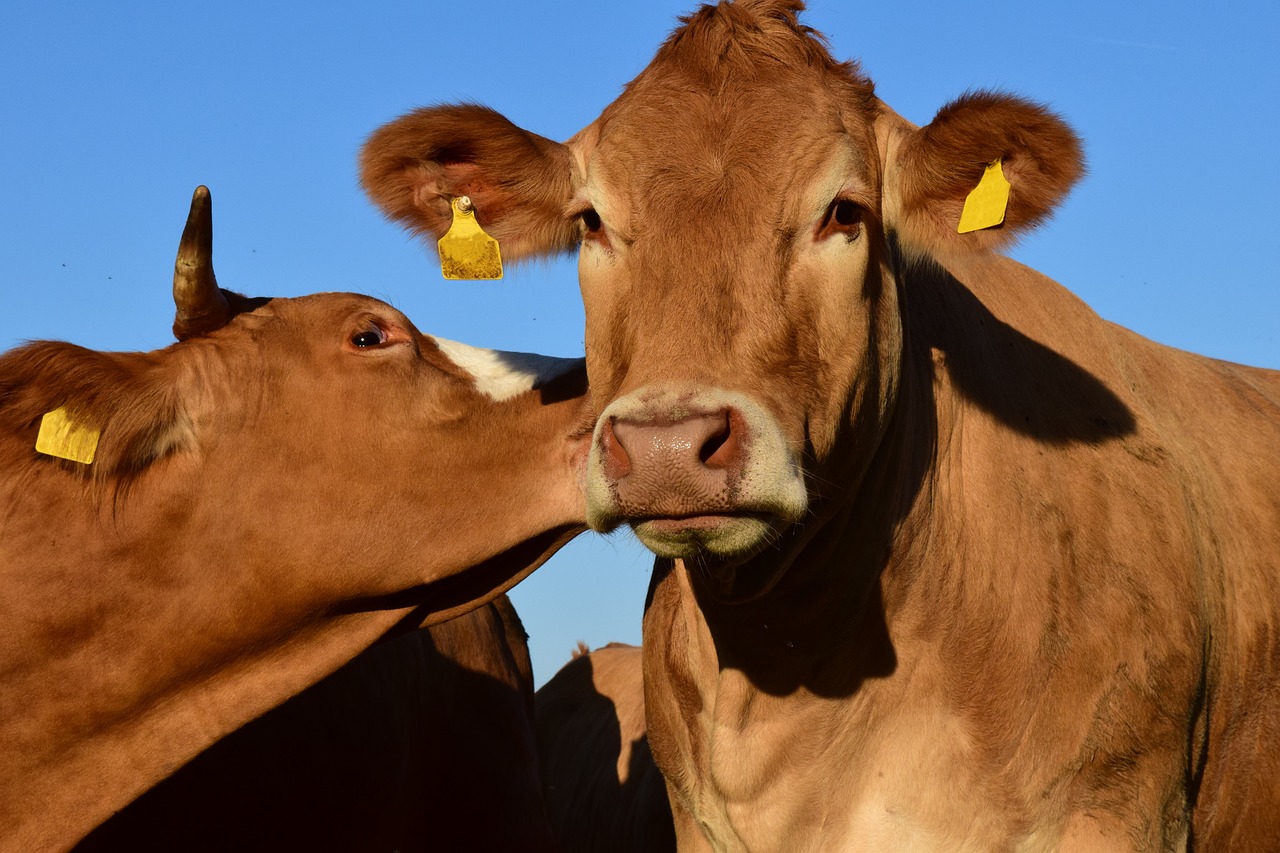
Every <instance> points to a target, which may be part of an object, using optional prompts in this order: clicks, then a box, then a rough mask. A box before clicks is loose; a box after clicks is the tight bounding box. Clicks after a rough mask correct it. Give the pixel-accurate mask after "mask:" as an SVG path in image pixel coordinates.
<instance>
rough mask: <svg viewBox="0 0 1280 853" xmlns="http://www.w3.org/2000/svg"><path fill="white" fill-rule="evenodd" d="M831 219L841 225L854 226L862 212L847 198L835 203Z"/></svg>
mask: <svg viewBox="0 0 1280 853" xmlns="http://www.w3.org/2000/svg"><path fill="white" fill-rule="evenodd" d="M832 218H833V219H835V221H836V222H838V223H839V224H841V225H856V224H857V222H858V220H859V219H861V218H862V210H861V209H860V208H859V207H858V206H857V205H856V204H854V203H853V202H851V201H849V199H847V198H842V199H840V200H839V201H837V202H836V206H835V209H834V211H833V212H832Z"/></svg>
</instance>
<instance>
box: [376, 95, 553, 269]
mask: <svg viewBox="0 0 1280 853" xmlns="http://www.w3.org/2000/svg"><path fill="white" fill-rule="evenodd" d="M544 162H545V163H550V164H554V168H545V169H534V168H530V167H529V166H530V164H531V163H544ZM568 171H569V159H568V157H567V155H566V154H565V153H564V152H563V150H562V149H561V147H560V146H558V145H556V144H555V143H553V142H551V141H550V140H547V139H543V138H542V137H541V136H538V135H536V134H532V133H529V132H527V131H523V130H520V129H519V128H518V127H516V126H515V125H513V124H511V122H509V121H507V119H505V118H503V117H502V116H500V115H498V114H497V113H496V112H494V111H493V110H490V109H488V108H487V107H481V106H477V105H474V104H458V105H455V106H444V107H435V108H430V109H420V110H416V111H414V112H412V113H409V114H408V115H405V116H403V117H402V118H400V119H399V120H398V121H395V122H392V123H391V124H388V125H386V126H385V127H383V128H381V129H379V130H378V131H377V132H376V133H374V134H373V135H372V136H371V137H369V141H368V142H366V143H365V147H364V154H363V156H362V157H361V162H360V180H361V182H362V183H363V185H364V188H365V192H367V193H368V194H369V196H370V197H371V198H372V199H373V200H374V201H375V202H377V204H378V205H379V206H380V207H381V208H382V209H383V210H384V211H385V212H386V214H387V215H388V216H389V217H391V218H392V219H395V220H398V221H400V222H403V223H405V224H406V225H408V226H409V227H410V228H412V229H413V230H414V231H417V232H419V233H421V234H424V235H427V236H430V237H434V238H436V239H438V238H440V237H442V236H443V235H444V233H445V232H446V231H448V230H449V224H450V222H451V221H452V213H451V210H450V201H451V200H452V199H453V198H455V197H457V196H463V195H465V196H469V197H470V198H471V201H472V203H473V204H474V205H475V210H476V220H477V221H478V222H479V223H480V225H481V227H483V228H485V229H486V230H487V231H488V232H489V234H490V236H492V237H494V238H495V239H497V240H498V242H499V244H500V245H501V247H502V254H503V257H504V258H506V259H509V260H512V261H515V260H519V259H520V258H522V257H525V256H527V255H529V254H532V253H534V252H545V251H547V250H548V249H549V248H550V249H551V250H552V251H568V250H569V249H570V248H572V246H573V245H574V244H575V243H576V241H577V236H578V231H577V228H576V226H575V224H574V222H573V220H572V219H571V218H569V217H568V216H566V215H565V212H564V209H563V208H564V203H565V197H566V196H567V195H568V193H569V176H568ZM431 248H432V249H434V248H435V245H434V240H432V241H431Z"/></svg>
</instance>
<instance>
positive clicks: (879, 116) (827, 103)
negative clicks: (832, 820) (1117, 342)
mask: <svg viewBox="0 0 1280 853" xmlns="http://www.w3.org/2000/svg"><path fill="white" fill-rule="evenodd" d="M801 8H802V3H800V2H796V0H757V2H748V0H740V2H736V3H731V2H722V3H720V4H719V5H717V6H705V7H703V8H702V9H700V10H699V11H697V12H696V13H694V14H693V15H691V16H689V17H688V18H686V19H685V20H684V21H683V26H682V27H681V28H680V29H679V30H677V31H676V32H675V33H674V34H673V35H672V36H671V38H670V39H669V40H668V41H667V42H666V44H664V45H663V46H662V47H661V49H660V50H659V51H658V54H657V56H656V57H655V58H654V60H653V61H652V62H651V63H650V65H649V66H648V67H647V68H646V69H645V70H644V71H643V72H642V73H641V74H640V75H639V76H638V77H637V78H636V79H635V80H633V81H632V82H631V83H630V84H629V85H628V86H627V87H626V89H625V91H624V92H623V94H622V95H621V96H620V97H619V98H618V99H617V100H616V101H615V102H614V103H613V104H611V105H609V106H608V107H607V108H606V109H605V111H604V112H603V113H602V114H601V116H600V117H599V118H598V119H597V120H596V121H595V122H593V123H592V124H591V125H589V126H588V127H586V128H585V129H584V130H582V131H581V132H579V133H578V134H577V135H576V136H574V137H573V138H572V139H570V140H569V141H568V142H567V143H565V144H563V145H559V144H556V143H553V142H550V141H548V140H546V139H543V138H541V137H538V136H536V135H534V134H532V133H529V132H528V131H525V130H522V129H519V128H517V127H515V126H513V125H511V124H510V123H509V122H507V121H506V120H505V119H503V118H502V117H501V116H498V115H497V114H495V113H493V112H491V111H489V110H486V109H484V108H481V107H477V106H442V107H434V108H428V109H422V110H418V111H417V112H414V113H411V114H409V115H407V116H405V117H403V118H401V119H399V120H398V121H395V122H392V123H391V124H389V125H387V126H386V127H383V128H382V129H380V130H378V131H377V132H375V133H374V134H373V136H372V137H371V138H370V140H369V141H368V143H367V145H366V148H365V150H364V154H363V161H362V169H363V180H364V184H365V187H366V190H367V191H368V192H369V194H370V195H371V197H372V198H373V199H374V200H375V201H376V202H377V203H378V204H379V205H381V206H382V208H383V209H384V210H385V211H386V212H387V213H388V214H389V215H390V216H392V217H395V218H397V219H400V220H402V221H404V222H405V223H407V224H408V225H409V226H410V227H412V228H414V229H417V230H419V231H421V232H423V233H426V234H431V235H435V236H438V235H439V234H441V233H442V232H443V230H444V229H445V228H446V227H447V223H448V210H449V200H450V198H451V197H453V196H457V195H463V194H465V195H469V196H470V197H471V198H472V200H473V201H474V202H475V203H476V209H477V215H478V217H479V219H480V221H481V223H482V224H483V225H484V227H486V228H487V229H488V230H489V231H490V232H491V233H492V234H494V236H496V237H497V238H498V239H499V240H500V241H502V242H503V245H504V252H505V253H506V254H507V256H508V257H517V258H518V257H521V256H528V255H531V254H538V253H546V252H559V251H569V250H571V249H573V248H575V247H578V246H580V250H579V251H580V254H579V272H580V280H581V288H582V295H583V301H584V303H585V307H586V321H587V330H586V351H587V369H588V373H589V375H590V377H591V385H592V394H593V397H594V398H595V401H596V405H597V406H598V409H599V413H600V414H599V419H598V421H597V425H596V430H595V438H594V445H593V448H592V451H591V459H590V465H589V471H588V517H589V520H590V523H591V524H592V526H593V527H595V528H597V529H601V530H607V529H610V528H612V527H615V526H617V525H619V524H622V523H629V524H630V525H631V526H632V527H633V528H634V530H635V532H636V534H637V535H638V536H639V538H640V539H641V541H642V542H644V543H645V544H646V545H647V546H649V547H650V548H651V549H652V550H654V551H655V552H656V553H658V554H659V555H664V556H668V557H676V558H698V560H699V562H701V563H702V565H703V566H704V567H706V568H707V569H708V571H707V572H706V573H704V576H706V577H709V578H712V580H713V583H714V584H715V586H716V588H718V589H719V590H720V591H721V592H723V593H725V594H731V595H734V596H735V597H736V596H738V595H739V594H742V595H754V594H759V593H760V592H762V591H764V590H766V589H768V588H769V587H770V586H771V585H772V583H773V582H774V581H775V580H776V577H775V575H776V571H773V572H772V574H770V575H769V576H765V577H754V578H752V579H750V580H749V581H745V580H743V579H742V578H738V577H736V574H737V569H738V567H740V566H741V565H742V564H743V563H744V561H746V560H748V558H750V557H751V556H752V555H754V554H756V553H758V552H760V551H761V550H762V549H764V548H765V547H766V546H768V545H769V544H770V543H771V542H774V541H776V540H777V539H778V538H779V537H780V536H781V535H783V534H784V532H785V531H787V530H788V529H794V527H795V526H796V525H797V524H798V523H800V522H804V521H806V520H808V519H812V518H815V517H816V518H820V517H821V516H822V515H823V513H824V512H826V510H825V509H824V506H826V505H828V504H830V501H826V500H825V498H826V497H828V496H829V495H830V494H831V492H832V491H833V490H834V489H836V488H841V489H848V488H850V487H851V484H856V483H857V482H858V481H859V478H860V476H861V475H862V473H863V472H864V471H865V470H866V467H867V465H868V462H869V460H870V459H871V458H872V457H873V456H874V454H875V453H876V452H877V448H879V447H880V446H881V442H882V439H883V438H884V436H885V434H886V429H887V425H888V424H889V422H890V418H891V415H892V413H893V410H894V407H895V403H896V401H897V399H898V394H899V382H900V379H901V363H902V351H903V322H902V317H901V315H900V305H901V290H900V289H901V288H902V287H903V281H904V272H905V271H906V270H907V269H908V268H909V267H910V266H911V265H912V264H916V263H929V262H930V261H929V259H930V258H934V259H941V260H946V259H948V258H954V257H956V256H959V255H964V254H966V253H981V252H986V251H990V250H992V249H995V248H998V247H1000V246H1001V245H1003V244H1005V243H1007V242H1008V241H1010V240H1011V239H1013V238H1014V237H1015V236H1016V235H1017V234H1019V233H1020V232H1022V231H1024V230H1025V229H1027V228H1030V227H1031V226H1034V225H1035V224H1037V223H1038V222H1040V221H1041V220H1043V219H1044V218H1045V217H1046V216H1047V215H1048V214H1049V213H1050V212H1051V210H1052V208H1053V207H1054V205H1056V204H1057V202H1058V201H1059V200H1060V199H1061V198H1062V196H1063V195H1064V194H1065V193H1066V192H1067V190H1068V189H1069V188H1070V186H1071V184H1072V183H1073V182H1074V181H1075V180H1076V178H1077V177H1078V176H1079V175H1080V173H1081V169H1082V165H1081V154H1080V148H1079V144H1078V142H1077V140H1076V138H1075V136H1074V134H1073V133H1072V132H1071V131H1070V129H1068V128H1067V127H1066V126H1065V125H1064V124H1063V123H1062V122H1061V121H1060V120H1059V119H1058V118H1056V117H1055V116H1053V115H1052V114H1051V113H1049V112H1048V111H1047V110H1046V109H1045V108H1043V107H1041V106H1038V105H1036V104H1032V103H1029V102H1027V101H1024V100H1021V99H1019V98H1016V97H1012V96H1008V95H1002V94H992V93H985V92H984V93H973V94H968V95H966V96H963V97H961V98H959V99H958V100H956V101H954V102H953V103H951V104H949V105H947V106H946V107H944V108H943V109H942V110H941V111H940V112H939V113H938V114H937V116H936V118H935V119H934V120H933V121H932V122H931V123H930V124H929V125H927V126H925V127H916V126H914V125H912V124H910V123H909V122H907V121H906V120H904V119H902V118H901V117H900V116H898V115H897V114H896V113H894V112H893V111H892V110H891V109H889V108H888V107H887V106H886V105H885V104H884V103H883V102H881V101H880V100H879V99H878V98H877V97H876V96H875V94H874V90H873V86H872V84H871V82H870V81H869V80H868V79H867V78H866V77H865V76H864V75H863V74H862V72H861V71H860V69H859V68H858V66H857V65H856V64H855V63H851V62H846V63H839V62H836V61H835V60H834V59H832V57H831V56H830V55H829V53H828V51H827V49H826V47H825V45H824V44H823V42H822V41H821V40H820V37H818V36H817V34H815V33H814V32H812V31H811V30H809V29H807V28H806V27H804V26H802V25H801V24H799V22H798V21H797V17H796V13H797V12H798V11H799V10H800V9H801ZM997 159H1000V160H1001V162H1002V168H1003V172H1004V174H1005V176H1006V177H1007V178H1008V179H1009V181H1010V182H1011V183H1012V191H1011V196H1010V200H1009V204H1008V208H1007V211H1006V214H1005V217H1004V221H1003V223H1002V224H1001V225H999V226H998V227H994V228H989V229H986V230H981V231H976V232H971V233H965V234H961V233H957V223H958V220H959V218H960V212H961V209H962V207H963V205H964V202H965V198H966V196H967V195H968V193H969V192H970V191H971V190H973V189H974V187H975V186H976V185H977V184H978V182H979V179H980V177H981V176H982V174H983V172H984V169H985V168H986V167H987V165H988V164H990V163H992V162H993V161H995V160H997ZM833 484H837V485H833ZM784 564H785V562H784V561H774V565H784ZM731 590H732V592H730V591H731Z"/></svg>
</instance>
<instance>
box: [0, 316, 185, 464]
mask: <svg viewBox="0 0 1280 853" xmlns="http://www.w3.org/2000/svg"><path fill="white" fill-rule="evenodd" d="M165 367H166V365H165V363H164V362H163V361H162V360H161V359H159V358H157V357H156V355H155V354H153V353H103V352H96V351H94V350H89V349H85V348H83V347H78V346H75V345H73V344H67V343H58V342H52V341H40V342H37V343H32V344H28V345H26V346H24V347H21V348H19V349H16V350H13V351H12V352H9V353H7V354H5V355H4V356H3V357H2V358H0V432H2V433H8V434H10V435H18V436H21V437H22V440H23V442H24V443H29V445H30V447H31V448H32V453H33V454H34V453H35V450H34V448H35V443H36V435H37V434H38V432H39V429H40V421H41V419H42V418H43V417H44V415H45V413H47V412H51V411H53V410H55V409H58V408H66V409H67V411H68V413H69V414H70V416H71V420H72V421H73V422H74V423H75V424H77V425H81V426H86V427H90V428H92V429H96V430H98V431H99V433H100V435H99V438H98V446H97V453H96V456H95V458H94V461H93V463H92V464H90V465H88V466H83V468H84V471H85V473H86V474H88V475H91V476H94V477H97V478H99V479H101V478H103V477H107V476H129V475H132V474H137V473H138V472H140V471H142V469H144V468H146V467H147V466H148V465H150V464H151V463H152V462H154V461H156V460H157V459H159V458H161V457H163V456H166V455H168V454H169V453H171V452H173V451H175V450H178V449H180V448H182V447H185V446H188V445H190V443H191V440H192V428H191V421H190V418H189V417H188V416H187V413H186V410H185V408H184V406H183V405H182V400H181V394H180V390H179V388H178V386H177V383H175V382H172V381H169V377H168V373H169V371H167V370H165ZM43 458H45V459H47V460H48V461H49V462H51V463H52V462H57V461H58V460H57V459H56V458H55V457H47V456H46V457H43ZM64 464H69V465H75V466H76V467H77V468H80V467H82V466H80V465H79V463H64Z"/></svg>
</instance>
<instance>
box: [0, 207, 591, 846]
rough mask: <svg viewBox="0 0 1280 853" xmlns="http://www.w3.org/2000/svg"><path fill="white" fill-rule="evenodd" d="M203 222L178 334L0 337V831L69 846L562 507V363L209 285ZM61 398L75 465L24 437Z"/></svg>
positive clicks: (456, 610) (358, 302) (3, 842)
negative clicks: (88, 434)
mask: <svg viewBox="0 0 1280 853" xmlns="http://www.w3.org/2000/svg"><path fill="white" fill-rule="evenodd" d="M209 217H210V211H209V200H208V193H207V191H206V190H204V189H203V188H201V189H200V190H198V191H197V193H196V196H195V198H194V199H193V201H192V212H191V217H190V219H189V221H188V225H187V230H186V232H184V235H183V240H182V244H181V247H180V249H179V255H178V263H177V266H176V270H175V280H174V295H175V299H176V300H177V303H178V313H177V318H176V321H175V323H174V331H175V333H176V334H177V336H178V337H179V338H180V339H181V340H180V343H178V344H176V345H174V346H171V347H169V348H167V349H165V350H160V351H157V352H151V353H101V352H93V351H90V350H86V349H82V348H80V347H76V346H73V345H70V344H64V343H52V342H40V343H33V344H30V345H27V346H25V347H21V348H19V349H16V350H14V351H12V352H9V353H7V354H5V355H4V356H3V357H0V625H3V626H4V630H3V631H2V632H0V744H3V749H2V752H3V761H0V850H4V851H21V853H29V851H42V850H61V849H66V848H68V847H70V846H71V845H72V844H74V843H75V842H76V841H78V840H79V839H80V838H82V837H83V836H84V835H85V834H86V833H87V832H89V831H90V830H91V829H93V828H94V827H95V826H97V825H98V824H100V823H101V822H102V821H103V820H105V819H106V818H107V817H109V816H110V815H111V814H112V813H114V812H116V811H118V810H119V809H121V808H122V807H124V806H125V805H127V804H128V803H130V802H131V801H133V800H134V799H136V798H137V797H138V796H139V795H141V794H142V793H143V792H144V791H146V790H147V789H149V788H151V787H152V786H153V785H155V784H156V783H157V782H159V781H160V780H161V779H163V778H165V777H166V776H168V775H170V774H171V773H173V772H174V771H175V770H177V769H178V768H179V767H181V766H182V765H183V764H185V763H186V762H187V761H189V760H190V759H192V758H193V757H194V756H196V755H197V754H199V753H201V752H202V751H204V750H205V749H206V748H208V747H209V746H211V745H212V744H214V743H216V742H217V741H219V740H221V739H222V738H223V737H225V736H226V735H228V734H230V733H231V732H233V731H235V730H237V729H239V728H240V727H241V726H242V725H244V724H245V723H248V722H249V721H250V720H253V719H254V718H256V717H258V716H260V715H261V714H263V713H265V712H267V711H269V710H270V709H271V708H273V707H275V706H277V705H279V704H280V703H281V702H283V701H284V700H286V699H288V698H289V697H291V696H294V695H295V694H298V693H299V692H301V691H303V690H304V689H306V688H307V687H309V686H310V685H312V684H315V683H316V682H317V681H319V680H320V679H322V678H323V677H325V676H326V675H329V674H330V673H332V672H334V671H336V670H338V669H339V668H340V667H342V666H343V665H344V664H345V663H347V662H348V661H350V660H351V659H352V658H353V657H354V656H355V655H356V654H358V653H359V652H361V651H363V650H365V649H367V648H369V647H370V646H372V645H373V644H374V643H375V642H376V641H378V640H380V639H383V638H386V637H389V636H393V635H395V634H397V633H399V632H403V631H406V630H411V629H414V628H417V627H419V626H421V625H433V624H438V623H440V622H443V621H445V620H447V619H449V618H451V617H453V616H458V615H461V614H463V613H466V612H468V611H470V610H472V609H474V608H475V607H476V606H478V605H480V604H483V603H484V602H486V601H490V600H492V599H493V598H495V597H496V596H498V595H499V594H501V593H502V592H504V591H505V590H506V589H508V588H510V587H511V586H512V585H513V584H514V583H516V582H517V581H518V580H519V579H521V578H523V577H524V576H526V575H527V574H528V573H529V572H531V571H532V570H533V569H534V568H536V567H537V566H538V565H540V564H541V563H542V562H543V561H544V560H545V559H546V558H547V557H549V556H550V555H551V554H552V553H553V552H554V551H555V550H556V549H557V548H558V547H560V545H562V544H563V543H564V542H566V541H568V539H569V538H570V537H572V536H573V535H574V534H576V533H577V532H579V531H580V530H581V529H582V495H581V488H580V486H579V479H580V474H579V472H580V469H581V460H582V457H583V456H584V454H585V452H586V449H587V448H586V442H587V439H588V437H589V430H590V416H589V414H588V412H587V407H586V403H585V396H584V394H585V383H584V375H583V370H582V364H581V362H579V361H571V360H561V359H541V358H538V357H533V356H523V355H510V354H501V353H494V352H491V351H487V350H476V349H472V348H469V347H465V346H462V345H460V344H454V343H451V342H447V341H440V340H436V339H434V338H431V337H429V336H427V335H424V334H422V333H420V332H418V331H417V330H416V329H415V328H414V326H413V325H412V324H411V323H410V322H409V320H408V319H407V318H405V317H404V316H403V315H402V314H401V313H400V312H398V311H396V310H395V309H393V308H391V307H390V306H388V305H386V304H385V303H382V302H379V301H377V300H375V299H370V298H368V297H364V296H357V295H353V294H319V295H315V296H309V297H302V298H298V299H273V300H267V299H252V300H251V299H246V298H244V297H241V296H239V295H236V294H232V293H229V292H227V291H223V290H221V289H219V288H218V286H217V284H216V282H215V281H214V279H213V272H212V266H211V262H210V252H211V248H212V226H211V221H210V218H209ZM60 409H61V410H62V411H64V412H65V413H68V414H69V420H70V422H71V423H72V424H73V425H75V427H76V429H78V430H80V431H85V430H90V429H91V430H96V431H98V433H99V437H98V439H97V441H96V455H95V456H94V458H93V459H92V462H91V463H89V464H86V463H85V462H81V461H70V460H67V459H60V458H55V457H54V456H51V455H47V454H46V453H41V452H37V449H36V446H37V444H38V443H39V442H42V441H45V439H44V436H43V434H42V427H41V424H42V423H43V422H44V417H43V416H44V415H46V413H49V412H56V411H58V410H60ZM584 419H585V421H584ZM55 445H56V443H55ZM45 449H46V450H49V449H54V450H58V451H59V452H63V453H68V452H71V451H69V450H68V447H67V446H55V447H54V448H50V447H49V445H48V444H47V443H46V444H45ZM72 455H76V454H74V453H72ZM492 627H495V626H491V628H492ZM494 639H495V640H496V638H494ZM406 642H409V641H406ZM496 645H497V644H496V643H493V644H491V647H493V646H496ZM373 668H374V669H376V668H377V665H376V664H374V665H373ZM367 675H368V677H372V678H376V677H377V675H376V673H374V672H369V673H367ZM364 677H365V676H360V678H364ZM422 689H425V688H422ZM508 689H511V690H514V689H515V688H514V687H510V688H508ZM353 698H354V697H353ZM526 719H527V717H526ZM424 722H425V721H424ZM248 737H250V738H252V737H253V736H252V735H249V736H248ZM408 759H409V756H407V755H406V756H405V757H404V760H408ZM212 760H216V759H212ZM428 772H430V771H429V770H428ZM435 781H437V782H438V781H440V780H435ZM231 784H234V782H232V783H231Z"/></svg>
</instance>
